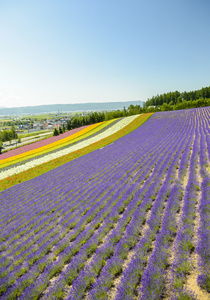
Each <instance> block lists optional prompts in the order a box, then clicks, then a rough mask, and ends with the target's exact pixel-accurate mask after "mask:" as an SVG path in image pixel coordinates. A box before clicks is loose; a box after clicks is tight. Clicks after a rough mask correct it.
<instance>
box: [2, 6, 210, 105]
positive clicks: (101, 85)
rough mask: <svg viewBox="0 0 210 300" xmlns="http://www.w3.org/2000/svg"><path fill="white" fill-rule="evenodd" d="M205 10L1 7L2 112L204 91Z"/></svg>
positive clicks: (208, 62)
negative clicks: (11, 108)
mask: <svg viewBox="0 0 210 300" xmlns="http://www.w3.org/2000/svg"><path fill="white" fill-rule="evenodd" d="M209 11H210V2H209V1H204V0H202V1H199V2H198V1H195V0H191V1H190V0H183V1H181V0H178V1H173V2H171V1H167V0H160V1H155V0H149V1H145V0H138V1H137V0H135V1H134V0H132V1H128V0H121V1H120V0H116V1H110V0H108V1H96V0H90V1H84V0H78V1H67V0H62V1H58V0H54V1H49V0H43V1H41V0H38V1H36V2H34V1H32V2H31V1H30V2H29V1H26V0H20V1H14V0H9V1H1V2H0V41H1V47H0V66H1V67H0V106H4V107H20V106H35V105H48V104H59V103H61V104H74V103H89V102H91V103H95V102H96V103H100V102H119V101H135V100H140V101H146V100H147V99H148V98H151V97H152V96H154V95H156V94H162V93H165V92H170V91H175V90H178V91H180V92H183V91H192V90H197V89H201V88H202V87H206V86H209V85H210V71H209V70H210V56H209V53H210V32H209V28H210V18H209Z"/></svg>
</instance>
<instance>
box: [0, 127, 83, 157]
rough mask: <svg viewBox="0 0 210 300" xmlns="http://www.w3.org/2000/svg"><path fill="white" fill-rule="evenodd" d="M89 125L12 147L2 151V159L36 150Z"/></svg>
mask: <svg viewBox="0 0 210 300" xmlns="http://www.w3.org/2000/svg"><path fill="white" fill-rule="evenodd" d="M87 127H88V125H87V126H82V127H80V128H76V129H72V130H70V131H66V132H65V133H62V134H60V135H58V136H52V137H49V138H47V139H44V140H42V141H38V142H35V143H32V144H29V145H25V146H22V147H19V148H16V149H12V150H10V151H7V152H5V153H2V154H1V156H0V161H1V160H2V159H5V158H8V157H11V156H14V155H18V154H21V153H25V152H28V151H30V150H34V149H36V148H39V147H43V146H45V145H48V144H51V143H53V142H56V141H59V140H61V139H63V138H66V137H68V136H71V135H72V134H75V133H77V132H79V131H81V130H82V129H85V128H87Z"/></svg>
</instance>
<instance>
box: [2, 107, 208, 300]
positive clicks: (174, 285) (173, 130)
mask: <svg viewBox="0 0 210 300" xmlns="http://www.w3.org/2000/svg"><path fill="white" fill-rule="evenodd" d="M209 116H210V108H208V107H207V108H198V109H190V110H182V111H172V112H160V113H155V114H153V115H152V116H151V117H150V118H149V119H148V120H147V122H145V123H144V124H143V125H142V126H139V120H142V118H143V117H145V119H146V116H144V115H141V116H139V117H137V118H136V119H135V120H134V121H132V122H131V123H130V124H128V125H127V126H126V127H125V128H123V129H122V130H121V132H120V131H118V132H117V133H115V134H113V136H112V135H111V136H108V137H107V138H105V139H102V140H100V141H98V142H96V143H95V144H92V145H89V146H87V147H84V148H83V149H81V150H80V151H79V153H77V151H76V152H74V153H73V154H68V155H67V159H68V160H67V159H66V163H65V160H64V157H65V156H62V157H60V158H58V159H56V160H55V161H49V162H48V163H46V169H47V170H48V172H45V173H44V172H43V174H42V175H40V176H37V177H35V178H33V179H31V180H26V181H24V182H22V183H21V184H17V185H15V186H12V187H10V188H9V189H6V190H4V191H2V192H0V269H1V273H0V299H18V300H21V299H22V300H23V299H24V300H25V299H26V300H29V299H33V300H35V299H42V300H48V299H51V300H52V299H55V300H56V299H62V300H67V299H68V300H70V299H74V300H75V299H113V300H114V299H115V300H121V299H127V300H129V299H132V300H133V299H142V300H144V299H160V298H161V299H166V298H167V299H173V300H175V299H177V300H178V299H182V298H184V299H185V298H186V299H195V297H196V296H195V295H194V291H195V289H194V286H196V276H197V275H196V273H197V274H198V277H197V282H198V286H200V290H199V293H198V295H197V298H196V299H198V300H199V299H202V300H205V299H208V298H209V296H210V293H209V286H208V282H209V281H208V280H209V278H208V276H209V262H210V257H209V241H210V239H209V237H210V234H209V233H210V229H209V228H210V227H209V221H210V220H209V193H210V185H209V184H210V182H209V174H210V173H209V166H210V163H209V139H208V137H209V133H210V118H209ZM140 117H141V118H140ZM142 123H143V121H142ZM113 126H114V125H113ZM134 129H135V130H134ZM112 138H113V140H112ZM93 146H94V147H95V148H94V147H93ZM91 150H94V151H91ZM84 154H85V155H84ZM72 157H73V159H72ZM70 158H71V159H70ZM53 164H54V165H53ZM59 164H60V165H59ZM49 165H50V166H49ZM41 166H42V168H44V166H45V164H43V165H41ZM53 166H54V168H52V167H53ZM36 168H37V169H38V168H40V166H37V167H36ZM36 168H33V170H36ZM48 168H49V169H50V168H51V170H49V169H48ZM46 169H45V170H44V171H46ZM31 171H32V169H30V170H28V171H26V172H23V173H25V176H27V177H28V179H29V178H30V177H29V176H28V174H30V172H31ZM42 171H43V170H42ZM23 173H22V174H21V173H20V174H17V175H15V176H17V178H18V180H20V179H21V176H22V175H23ZM37 173H38V172H37ZM13 176H14V175H13ZM13 176H11V177H10V179H14V177H13ZM7 180H8V181H9V178H8V179H7ZM1 182H3V181H1ZM195 259H196V261H195ZM183 262H186V264H183ZM187 267H189V268H188V269H187ZM194 272H196V273H194ZM192 276H194V277H193V278H194V279H193V280H195V281H193V284H194V286H191V285H190V279H191V278H192ZM198 286H197V287H198Z"/></svg>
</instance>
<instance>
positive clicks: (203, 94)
mask: <svg viewBox="0 0 210 300" xmlns="http://www.w3.org/2000/svg"><path fill="white" fill-rule="evenodd" d="M209 98H210V86H209V87H205V88H202V89H200V90H196V91H191V92H183V93H180V92H178V91H175V92H169V93H164V94H161V95H156V96H153V97H152V98H151V99H148V100H147V101H146V104H145V105H146V107H149V106H162V105H163V104H164V103H166V104H170V105H175V106H176V105H178V107H179V104H180V103H183V102H184V103H186V102H188V101H192V102H193V101H197V100H200V102H202V105H203V104H205V101H203V100H205V99H209ZM185 101H186V102H185ZM195 103H196V102H194V105H195ZM182 106H183V105H182ZM186 108H187V107H186Z"/></svg>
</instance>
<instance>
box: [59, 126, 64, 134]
mask: <svg viewBox="0 0 210 300" xmlns="http://www.w3.org/2000/svg"><path fill="white" fill-rule="evenodd" d="M62 133H63V130H62V127H61V126H59V134H62Z"/></svg>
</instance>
